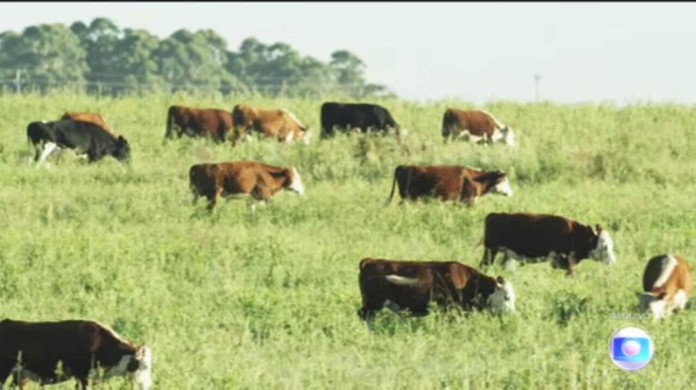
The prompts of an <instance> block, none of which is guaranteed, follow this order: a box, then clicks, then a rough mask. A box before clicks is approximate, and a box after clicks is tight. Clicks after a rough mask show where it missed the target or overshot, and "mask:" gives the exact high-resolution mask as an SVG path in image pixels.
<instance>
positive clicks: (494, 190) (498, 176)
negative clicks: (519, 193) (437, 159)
mask: <svg viewBox="0 0 696 390" xmlns="http://www.w3.org/2000/svg"><path fill="white" fill-rule="evenodd" d="M397 183H398V184H399V195H400V196H401V199H402V200H401V202H400V204H402V203H403V202H404V201H405V200H406V199H410V200H417V199H419V198H431V197H432V198H437V199H440V200H443V201H464V202H466V204H467V205H468V206H472V205H473V204H474V202H475V201H476V199H478V198H479V197H482V196H484V195H486V194H489V193H490V194H501V195H504V196H512V189H511V188H510V182H509V180H508V178H507V176H506V175H505V173H504V172H502V171H499V170H494V171H483V170H479V169H473V168H469V167H463V166H457V165H433V166H428V165H426V166H415V165H399V166H397V167H396V169H395V170H394V180H393V181H392V189H391V194H389V199H388V200H387V204H389V203H391V200H392V197H393V196H394V189H395V187H396V184H397Z"/></svg>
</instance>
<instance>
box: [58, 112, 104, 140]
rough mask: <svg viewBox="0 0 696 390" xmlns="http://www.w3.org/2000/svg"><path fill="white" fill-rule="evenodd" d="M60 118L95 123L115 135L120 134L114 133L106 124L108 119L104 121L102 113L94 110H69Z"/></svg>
mask: <svg viewBox="0 0 696 390" xmlns="http://www.w3.org/2000/svg"><path fill="white" fill-rule="evenodd" d="M60 120H72V121H77V122H87V123H93V124H95V125H97V126H99V127H101V128H102V129H103V130H104V131H106V132H107V133H109V134H111V135H113V136H118V134H116V133H114V131H113V130H112V129H111V128H110V127H109V126H108V125H107V124H106V121H104V118H102V116H101V115H99V114H95V113H92V112H70V111H67V112H65V113H64V114H63V116H61V117H60Z"/></svg>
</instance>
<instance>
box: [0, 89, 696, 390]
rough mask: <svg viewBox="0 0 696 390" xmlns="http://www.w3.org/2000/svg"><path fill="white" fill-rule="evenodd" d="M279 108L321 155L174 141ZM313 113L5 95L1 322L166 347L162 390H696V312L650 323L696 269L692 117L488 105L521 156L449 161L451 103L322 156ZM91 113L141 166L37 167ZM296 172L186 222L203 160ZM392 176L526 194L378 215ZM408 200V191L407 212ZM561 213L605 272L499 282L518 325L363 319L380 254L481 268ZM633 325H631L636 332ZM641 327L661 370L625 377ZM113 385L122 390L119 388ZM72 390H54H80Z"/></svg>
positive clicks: (329, 145)
mask: <svg viewBox="0 0 696 390" xmlns="http://www.w3.org/2000/svg"><path fill="white" fill-rule="evenodd" d="M241 102H244V103H247V104H251V105H258V106H264V107H283V108H286V109H288V110H290V111H291V112H293V113H294V114H295V115H296V116H297V117H298V118H299V119H300V120H301V121H302V122H304V123H306V124H308V125H309V126H310V129H311V131H313V132H315V134H313V142H312V143H311V144H310V145H301V144H295V145H283V144H279V143H277V142H273V141H256V142H253V143H249V144H241V145H239V146H237V147H235V148H233V147H231V145H229V144H214V143H212V142H209V141H205V140H194V139H186V138H184V139H181V140H177V141H176V142H169V143H164V142H162V138H163V128H164V113H165V112H166V109H167V107H168V106H169V105H170V104H174V103H189V104H195V105H200V106H203V107H220V108H223V109H231V108H232V107H233V106H234V105H235V104H237V103H241ZM321 103H322V100H319V99H302V98H297V99H288V98H278V99H263V98H249V99H243V100H240V99H239V98H222V97H220V96H218V95H184V94H177V95H174V96H172V95H169V94H152V95H147V96H144V97H130V98H124V99H112V98H100V99H95V98H93V97H89V96H85V95H67V94H65V95H64V94H59V93H49V94H47V95H45V96H39V95H26V96H8V95H5V96H0V118H1V119H2V126H0V161H1V162H2V163H1V164H0V182H2V183H3V186H2V188H1V189H0V221H3V222H4V224H3V231H2V234H1V235H0V264H2V266H3V272H0V302H2V305H0V318H4V317H11V318H18V319H27V320H56V319H67V318H88V319H95V320H99V321H102V322H104V323H107V324H110V325H112V326H113V327H114V328H115V329H116V331H118V332H119V333H121V334H122V335H123V336H124V337H126V338H128V339H129V340H133V341H134V342H137V343H147V344H148V345H150V346H151V347H152V350H153V364H154V368H153V373H154V381H155V387H156V388H164V389H200V388H215V389H218V388H221V389H222V388H224V389H228V388H230V389H237V388H240V389H249V388H273V389H275V388H283V389H285V388H291V389H295V388H297V389H300V388H302V389H304V388H370V389H373V388H380V389H382V388H384V389H403V388H409V389H411V388H414V389H421V388H423V389H435V388H438V389H439V388H448V389H483V388H494V389H498V388H509V389H517V388H524V389H527V388H535V389H536V388H570V389H575V388H582V389H585V388H588V389H594V388H626V387H629V388H656V387H659V388H668V389H687V388H693V387H694V383H693V375H690V373H692V372H694V371H695V370H696V359H694V349H693V342H691V340H690V337H692V334H693V324H694V321H696V314H695V312H694V311H693V310H687V311H686V312H684V313H680V314H678V315H676V316H674V317H672V318H670V319H669V320H668V321H666V322H664V323H657V324H654V323H652V321H650V320H649V319H646V318H644V317H639V316H637V315H636V314H637V312H636V304H637V299H636V297H635V293H636V292H638V291H640V287H641V275H642V272H643V267H644V265H645V262H646V261H647V260H648V259H649V258H650V257H651V256H653V255H655V254H658V253H664V252H673V253H677V254H681V255H683V256H684V257H685V258H686V259H687V261H690V262H691V264H693V261H694V259H696V253H695V252H694V248H695V247H696V241H695V240H694V238H695V237H696V214H694V212H693V210H696V200H694V196H693V194H694V193H695V192H696V170H694V168H693V167H694V162H695V161H696V144H695V143H696V137H694V134H693V129H692V127H691V118H692V117H693V116H694V110H693V108H691V107H682V106H676V105H663V106H653V105H648V106H629V107H623V108H617V107H612V106H591V105H583V106H558V105H551V104H543V105H541V104H515V103H492V104H489V105H488V106H486V107H483V108H485V109H487V110H489V111H491V112H493V113H494V114H495V115H496V116H497V117H498V118H499V119H500V120H501V121H503V122H504V123H506V124H509V125H510V126H511V127H512V128H513V129H514V130H515V131H516V132H517V135H518V141H519V145H518V147H517V148H514V149H510V148H507V147H505V146H503V145H492V146H479V145H470V144H467V143H463V142H452V143H450V144H444V143H443V142H442V139H441V136H440V130H439V129H440V121H441V118H442V113H443V111H444V109H445V107H448V106H453V107H467V106H468V107H471V105H470V104H469V103H466V102H457V101H448V102H436V103H428V104H415V103H406V102H401V101H397V100H393V99H376V103H378V104H381V105H384V106H385V107H387V108H388V109H389V110H390V111H391V112H392V114H393V115H394V117H395V119H396V120H397V121H399V122H400V123H403V126H404V127H406V128H408V129H409V131H410V132H409V135H408V136H407V137H405V138H403V139H398V140H397V139H396V138H395V137H393V136H387V137H382V136H378V135H373V136H367V137H365V136H360V135H351V136H348V135H345V136H344V135H339V136H337V137H336V138H335V139H332V140H329V141H318V137H317V135H318V133H317V132H318V129H319V107H320V105H321ZM71 107H79V108H81V109H84V110H88V111H94V112H99V113H101V114H102V115H104V116H105V117H106V118H107V120H108V122H109V124H110V125H112V127H113V128H114V130H115V131H117V132H119V133H121V134H123V135H124V136H125V137H126V138H127V139H128V140H129V142H130V144H131V146H132V148H133V161H132V163H131V164H130V165H129V166H124V165H121V164H119V163H118V162H116V161H114V160H113V159H110V158H108V159H105V160H103V161H101V162H99V163H97V164H95V165H85V164H82V163H80V162H78V161H76V159H75V158H74V156H70V155H69V154H66V155H65V156H64V158H63V159H62V160H61V161H59V162H57V161H54V162H53V163H54V165H53V167H52V168H44V167H35V166H33V165H32V164H31V163H30V162H29V160H30V159H31V157H32V156H33V151H32V149H31V147H30V146H29V144H28V142H27V140H26V126H27V124H28V123H29V122H30V121H33V120H37V119H52V118H55V117H58V116H59V115H60V114H61V113H62V111H63V110H66V109H70V108H71ZM243 159H252V160H260V161H265V162H267V163H271V164H282V165H294V166H296V167H297V168H298V170H299V172H300V174H301V175H302V179H303V181H304V184H305V187H306V191H307V193H306V195H305V197H298V196H296V195H295V194H292V193H279V194H278V195H277V196H276V197H275V198H274V202H273V203H272V204H271V205H270V206H267V207H260V208H259V209H258V210H257V213H256V215H254V216H251V215H249V213H248V212H247V210H246V208H245V206H244V202H242V201H237V200H229V201H227V202H221V204H220V208H219V209H218V210H217V211H216V213H215V214H214V215H212V216H211V215H209V214H208V213H207V212H206V211H205V206H204V205H203V202H201V201H199V203H198V204H197V205H195V206H194V205H192V204H191V199H192V197H191V194H190V192H189V188H188V177H187V170H188V168H189V167H190V165H191V164H194V163H198V162H203V161H233V160H243ZM398 164H462V165H468V166H474V167H481V168H486V169H491V168H500V169H503V170H504V171H506V172H507V173H508V174H509V175H510V178H511V185H512V187H513V190H514V191H515V194H514V196H513V197H510V198H506V197H501V196H494V195H487V196H486V197H484V198H482V199H480V200H479V201H478V202H477V203H476V204H475V206H474V207H472V208H466V207H461V206H457V205H455V204H442V203H440V202H417V203H407V204H405V205H403V206H397V205H396V204H395V203H396V202H394V203H392V204H391V205H390V206H385V205H384V204H385V201H386V199H387V197H388V195H389V191H390V190H391V184H392V175H393V171H394V167H395V166H396V165H398ZM395 196H396V197H397V199H395V200H398V194H396V195H395ZM518 210H524V211H530V212H549V213H556V214H560V215H564V216H567V217H570V218H574V219H576V220H578V221H580V222H583V223H587V224H595V223H599V224H601V225H602V226H603V227H604V228H605V229H607V230H608V231H609V232H610V234H611V235H612V238H613V239H614V241H615V245H616V254H617V259H618V260H617V263H616V264H614V265H612V266H606V265H603V264H598V263H596V262H594V261H592V260H585V261H582V262H581V263H580V264H579V265H578V267H577V269H576V274H575V276H574V277H572V278H568V277H566V276H565V273H564V272H563V271H560V270H553V269H552V268H551V267H550V265H549V264H547V263H541V264H528V265H524V266H519V267H516V268H514V269H503V268H502V267H500V266H499V265H496V266H495V267H494V268H492V269H491V270H490V271H487V273H488V274H490V275H502V276H503V277H504V278H505V279H506V280H509V281H510V282H511V283H512V284H513V286H514V288H515V292H516V294H517V309H518V312H517V313H516V314H515V315H512V316H506V317H497V316H493V315H489V314H487V313H473V314H471V315H467V316H462V315H457V314H456V313H440V312H438V311H435V312H434V313H433V314H432V315H431V316H428V317H425V318H418V319H413V318H408V317H403V316H399V315H395V314H393V313H390V312H388V311H383V312H380V313H378V315H377V318H376V320H375V323H374V327H373V328H374V329H373V331H369V330H368V328H367V327H366V326H365V324H364V323H362V322H361V321H360V320H359V319H358V316H357V314H356V311H357V310H358V309H359V308H360V304H361V301H360V292H359V288H358V284H357V275H358V269H357V266H358V262H359V261H360V259H362V258H363V257H367V256H379V257H386V258H393V259H410V260H457V261H461V262H463V263H465V264H469V265H473V266H475V267H477V268H478V264H479V262H480V260H481V258H482V255H483V253H482V252H483V250H482V248H481V247H480V246H479V247H477V246H476V244H477V242H478V241H479V240H480V238H481V237H482V234H483V230H482V228H483V225H482V223H483V219H484V218H485V216H486V214H488V213H490V212H493V211H518ZM631 315H634V317H633V319H632V320H631V319H626V318H631V317H630V316H631ZM629 324H633V325H638V326H640V327H642V328H644V329H646V330H647V332H648V333H649V334H650V335H651V337H652V338H653V341H654V343H655V356H654V358H653V361H652V362H651V363H650V364H649V365H648V366H647V367H646V368H645V369H643V370H641V371H639V372H637V373H626V372H623V371H621V370H620V369H618V368H617V367H615V366H614V365H613V363H612V362H611V360H610V359H609V355H608V343H609V337H610V336H611V334H612V333H613V332H614V331H615V330H617V329H618V328H619V327H621V326H623V325H629ZM100 386H101V387H104V388H122V387H124V386H125V384H124V382H123V381H122V380H121V379H116V380H111V381H109V382H107V383H106V384H104V385H100ZM73 387H74V384H73V383H71V382H67V383H64V384H60V385H56V386H54V388H56V389H58V390H60V389H71V388H73Z"/></svg>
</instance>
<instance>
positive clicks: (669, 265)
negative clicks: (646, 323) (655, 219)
mask: <svg viewBox="0 0 696 390" xmlns="http://www.w3.org/2000/svg"><path fill="white" fill-rule="evenodd" d="M691 294H692V281H691V267H690V266H689V264H688V263H687V262H686V261H684V259H683V258H681V257H679V256H675V255H672V254H662V255H658V256H654V257H652V258H650V260H648V263H647V264H646V266H645V270H644V271H643V292H642V293H640V294H639V295H638V305H639V308H640V310H641V311H642V312H645V311H647V310H650V312H651V313H652V316H653V319H654V320H660V319H664V318H667V317H669V316H670V315H672V313H676V312H679V311H681V310H684V309H685V308H686V304H687V302H688V301H689V299H690V298H691Z"/></svg>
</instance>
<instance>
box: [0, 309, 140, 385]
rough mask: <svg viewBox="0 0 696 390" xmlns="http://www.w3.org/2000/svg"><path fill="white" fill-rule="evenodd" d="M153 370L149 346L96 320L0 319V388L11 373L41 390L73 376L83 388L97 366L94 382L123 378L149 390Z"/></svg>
mask: <svg viewBox="0 0 696 390" xmlns="http://www.w3.org/2000/svg"><path fill="white" fill-rule="evenodd" d="M59 364H60V365H61V366H62V370H57V368H58V365H59ZM151 367H152V353H151V351H150V348H149V347H147V346H140V347H139V346H136V345H134V344H132V343H130V342H128V341H126V340H124V339H123V338H121V336H119V335H118V334H117V333H116V332H114V331H113V330H112V329H110V328H109V327H107V326H105V325H102V324H99V323H97V322H95V321H82V320H68V321H58V322H26V321H15V320H11V319H5V320H3V321H0V386H2V385H3V384H4V383H5V381H6V380H7V377H9V376H10V375H12V377H13V384H14V385H15V386H17V385H20V386H21V387H22V388H24V387H25V386H26V385H28V383H29V381H34V382H38V383H40V384H41V386H43V385H47V384H55V383H60V382H65V381H68V380H70V379H71V378H73V377H74V378H76V379H77V381H78V382H79V383H78V384H77V386H76V387H78V388H82V389H86V388H87V384H88V380H89V378H90V377H91V375H92V370H95V369H97V368H101V369H103V375H101V376H98V379H101V380H107V379H109V378H111V377H116V376H127V377H129V378H130V379H132V380H134V381H135V382H136V383H137V384H138V385H139V387H140V389H141V390H147V389H149V388H150V386H151V385H152V375H151ZM60 371H62V372H60Z"/></svg>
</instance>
